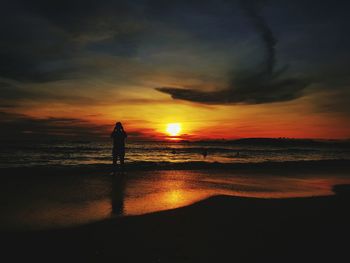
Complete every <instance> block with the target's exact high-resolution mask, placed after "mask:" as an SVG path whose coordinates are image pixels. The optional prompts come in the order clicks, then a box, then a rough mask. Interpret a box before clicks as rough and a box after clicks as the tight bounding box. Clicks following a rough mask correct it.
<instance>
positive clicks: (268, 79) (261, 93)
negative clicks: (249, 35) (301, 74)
mask: <svg viewBox="0 0 350 263" xmlns="http://www.w3.org/2000/svg"><path fill="white" fill-rule="evenodd" d="M264 2H265V1H258V0H245V1H243V0H241V1H240V2H239V3H240V6H241V8H242V9H243V10H244V12H245V14H246V15H247V16H248V18H249V19H250V20H251V21H252V24H253V27H254V29H255V30H256V32H257V33H258V34H259V35H260V37H261V41H262V43H263V46H264V60H263V63H262V64H261V65H259V67H258V68H257V69H255V70H254V71H253V70H251V71H244V72H239V73H236V74H234V75H233V76H232V80H231V82H230V84H229V86H228V87H227V88H226V89H223V90H219V91H212V92H206V91H201V90H199V89H184V88H172V87H161V88H156V89H157V90H158V91H160V92H163V93H167V94H170V95H171V96H172V98H174V99H181V100H188V101H193V102H199V103H206V104H238V103H242V104H260V103H271V102H282V101H289V100H293V99H296V98H299V97H301V96H302V94H303V93H302V91H303V90H304V89H305V88H306V87H307V86H308V84H309V83H308V82H307V81H305V80H303V79H299V78H292V77H284V75H285V72H286V67H285V68H283V69H280V70H277V71H276V69H275V66H276V50H275V46H276V44H277V39H276V38H275V37H274V35H273V33H272V31H271V29H270V27H269V26H268V24H267V22H266V20H265V18H264V17H263V16H262V15H261V14H260V11H259V9H260V7H261V4H263V3H264Z"/></svg>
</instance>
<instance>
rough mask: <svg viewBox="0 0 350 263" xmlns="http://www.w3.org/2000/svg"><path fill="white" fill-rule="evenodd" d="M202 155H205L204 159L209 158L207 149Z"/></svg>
mask: <svg viewBox="0 0 350 263" xmlns="http://www.w3.org/2000/svg"><path fill="white" fill-rule="evenodd" d="M202 155H203V158H206V157H207V155H208V151H207V149H204V150H203V152H202Z"/></svg>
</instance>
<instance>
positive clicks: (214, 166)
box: [0, 159, 350, 175]
mask: <svg viewBox="0 0 350 263" xmlns="http://www.w3.org/2000/svg"><path fill="white" fill-rule="evenodd" d="M112 168H113V167H112V165H111V164H83V165H42V166H28V167H3V168H0V172H1V174H5V173H7V172H15V173H28V171H30V172H33V173H36V174H42V173H47V172H49V173H50V174H51V175H56V174H61V175H62V172H65V173H69V174H70V172H72V173H74V172H77V171H79V172H88V173H89V174H94V173H103V172H107V173H109V172H111V170H112ZM281 169H283V173H295V172H296V171H303V172H315V171H318V172H330V171H350V160H348V159H341V160H339V159H335V160H315V161H313V160H311V161H285V162H260V163H243V162H241V163H239V162H237V163H217V162H212V163H209V162H186V163H170V162H164V163H153V162H139V163H126V164H125V171H162V170H224V171H226V170H227V171H247V172H259V171H261V172H265V171H272V172H281ZM284 169H285V170H284ZM290 169H292V171H289V170H290Z"/></svg>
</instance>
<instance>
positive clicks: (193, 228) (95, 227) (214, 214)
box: [0, 185, 350, 262]
mask: <svg viewBox="0 0 350 263" xmlns="http://www.w3.org/2000/svg"><path fill="white" fill-rule="evenodd" d="M335 192H336V193H337V195H334V196H326V197H310V198H293V199H275V200H271V199H256V198H238V197H228V196H216V197H212V198H209V199H207V200H203V201H201V202H199V203H196V204H193V205H190V206H188V207H183V208H180V209H175V210H169V211H164V212H157V213H153V214H148V215H143V216H134V217H121V218H115V219H110V220H106V221H103V222H98V223H92V224H89V225H84V226H80V227H73V228H67V229H61V230H47V231H36V232H23V233H13V232H12V233H9V232H8V233H1V235H0V236H1V241H2V250H3V252H2V257H3V258H4V257H5V256H7V257H9V259H12V260H11V261H12V262H25V261H26V262H31V260H35V262H112V261H113V262H347V261H348V260H349V251H348V245H349V244H348V239H349V234H350V225H349V220H350V216H349V213H348V211H349V201H350V186H346V185H345V186H337V187H335ZM117 206H118V207H119V204H118V205H117ZM117 210H119V208H117Z"/></svg>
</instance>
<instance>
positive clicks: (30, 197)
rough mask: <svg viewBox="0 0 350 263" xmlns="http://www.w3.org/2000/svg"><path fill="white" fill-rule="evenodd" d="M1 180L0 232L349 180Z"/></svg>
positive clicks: (308, 192)
mask: <svg viewBox="0 0 350 263" xmlns="http://www.w3.org/2000/svg"><path fill="white" fill-rule="evenodd" d="M6 178H7V179H6V180H5V183H4V184H1V189H0V190H1V203H0V209H1V211H2V213H1V214H2V216H1V220H0V223H1V224H0V228H1V230H5V229H7V230H9V229H12V230H13V229H17V230H29V229H43V228H57V227H66V226H72V225H78V224H83V223H88V222H93V221H97V220H101V219H106V218H111V217H116V216H125V215H140V214H145V213H150V212H156V211H162V210H167V209H173V208H178V207H182V206H185V205H189V204H192V203H194V202H196V201H199V200H202V199H205V198H207V197H210V196H213V195H219V194H224V195H232V196H241V197H258V198H285V197H305V196H319V195H329V194H332V187H333V186H334V185H336V184H350V176H348V175H347V174H341V173H338V174H332V175H326V174H323V175H319V174H296V175H293V176H291V175H288V176H278V175H275V174H274V175H272V174H269V173H264V174H262V173H259V174H252V173H238V172H229V171H214V170H212V171H181V170H178V171H172V170H168V171H143V172H142V171H133V172H128V173H125V174H123V175H117V176H114V177H113V176H111V175H104V174H101V175H93V176H92V175H83V174H80V175H78V174H77V175H66V176H50V175H46V176H45V175H42V176H28V175H27V176H15V177H14V176H6ZM8 178H10V179H8ZM233 209H234V208H233Z"/></svg>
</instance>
